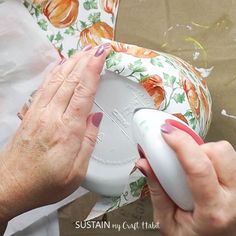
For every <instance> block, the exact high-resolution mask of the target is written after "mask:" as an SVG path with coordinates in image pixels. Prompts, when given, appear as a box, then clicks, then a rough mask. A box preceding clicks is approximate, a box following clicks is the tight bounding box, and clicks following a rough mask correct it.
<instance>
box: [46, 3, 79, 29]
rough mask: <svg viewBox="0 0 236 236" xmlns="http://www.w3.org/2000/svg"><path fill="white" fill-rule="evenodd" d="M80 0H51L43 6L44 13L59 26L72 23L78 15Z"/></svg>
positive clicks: (63, 26) (53, 23) (62, 26)
mask: <svg viewBox="0 0 236 236" xmlns="http://www.w3.org/2000/svg"><path fill="white" fill-rule="evenodd" d="M78 8H79V1H78V0H49V1H48V2H47V3H46V4H45V5H44V7H43V14H44V15H45V16H46V17H47V18H48V20H49V21H50V23H51V24H52V25H53V26H55V27H57V28H66V27H68V26H70V25H72V24H73V23H74V22H75V21H76V20H77V16H78Z"/></svg>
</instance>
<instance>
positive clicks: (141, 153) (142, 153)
mask: <svg viewBox="0 0 236 236" xmlns="http://www.w3.org/2000/svg"><path fill="white" fill-rule="evenodd" d="M137 148H138V153H139V156H140V158H143V159H146V156H145V153H144V151H143V149H142V147H141V146H140V145H139V144H138V145H137Z"/></svg>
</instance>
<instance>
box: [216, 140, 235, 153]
mask: <svg viewBox="0 0 236 236" xmlns="http://www.w3.org/2000/svg"><path fill="white" fill-rule="evenodd" d="M232 149H233V147H232V145H231V144H230V143H229V142H228V141H226V140H222V141H219V142H217V150H218V151H220V152H225V151H228V150H232Z"/></svg>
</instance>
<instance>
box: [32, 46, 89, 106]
mask: <svg viewBox="0 0 236 236" xmlns="http://www.w3.org/2000/svg"><path fill="white" fill-rule="evenodd" d="M90 49H92V46H91V45H88V47H86V48H84V49H83V50H82V51H80V52H78V53H76V54H75V55H73V56H72V57H71V58H69V59H68V60H66V61H64V62H63V63H60V64H59V65H57V66H56V67H55V68H54V69H53V70H52V71H50V72H49V74H48V75H47V76H46V78H45V80H44V82H43V83H42V85H41V86H40V87H39V89H38V92H37V94H36V96H35V99H34V100H35V103H36V102H37V104H38V105H41V106H47V105H48V103H49V102H50V101H51V100H52V98H53V96H54V95H55V94H56V92H57V90H58V89H59V88H60V86H61V85H62V83H63V82H64V80H65V79H66V78H67V77H68V75H69V74H70V73H71V71H72V70H73V68H74V67H75V65H76V64H77V62H78V61H79V60H80V59H81V58H82V57H83V56H84V54H86V52H87V51H89V50H90Z"/></svg>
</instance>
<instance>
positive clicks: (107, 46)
mask: <svg viewBox="0 0 236 236" xmlns="http://www.w3.org/2000/svg"><path fill="white" fill-rule="evenodd" d="M103 47H104V48H105V49H108V48H110V47H111V44H110V43H104V44H103Z"/></svg>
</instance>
